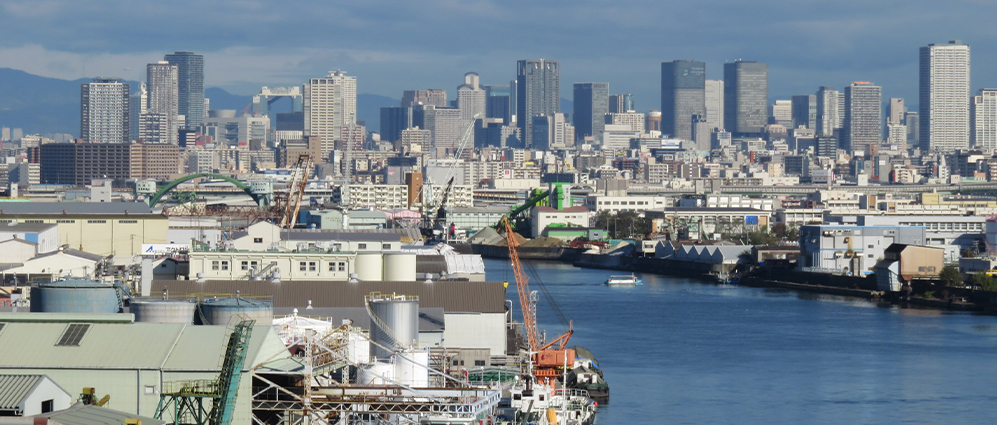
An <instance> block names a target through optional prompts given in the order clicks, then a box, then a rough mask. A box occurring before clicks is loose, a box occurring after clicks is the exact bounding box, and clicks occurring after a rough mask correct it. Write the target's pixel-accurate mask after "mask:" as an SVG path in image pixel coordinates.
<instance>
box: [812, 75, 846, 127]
mask: <svg viewBox="0 0 997 425" xmlns="http://www.w3.org/2000/svg"><path fill="white" fill-rule="evenodd" d="M838 100H839V97H838V91H837V90H835V89H834V87H829V86H821V87H820V88H819V89H817V129H816V130H817V135H818V136H826V137H831V136H833V135H834V130H835V129H838V128H840V127H841V125H840V124H839V123H840V122H841V117H840V116H839V115H838V111H839V109H840V108H838Z"/></svg>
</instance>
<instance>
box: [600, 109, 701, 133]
mask: <svg viewBox="0 0 997 425" xmlns="http://www.w3.org/2000/svg"><path fill="white" fill-rule="evenodd" d="M689 119H690V122H691V120H692V117H691V116H690V117H689ZM603 123H604V125H603V129H605V127H606V125H625V126H627V127H629V128H630V131H636V132H638V133H643V132H644V114H642V113H640V112H633V111H631V112H620V113H611V114H606V116H605V117H604V118H603ZM690 127H691V126H690ZM690 140H691V139H690Z"/></svg>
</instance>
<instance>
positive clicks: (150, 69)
mask: <svg viewBox="0 0 997 425" xmlns="http://www.w3.org/2000/svg"><path fill="white" fill-rule="evenodd" d="M146 81H147V82H148V86H147V87H148V95H147V96H148V100H147V105H146V113H145V114H142V116H140V117H139V135H140V137H142V138H143V139H144V140H145V142H146V143H170V144H174V145H175V144H177V130H178V129H179V128H180V123H179V117H178V116H177V114H178V113H179V112H178V111H179V108H180V106H179V94H178V93H179V92H178V90H180V85H179V82H178V70H177V66H176V65H171V64H170V63H169V62H166V61H159V62H157V63H150V64H149V65H148V66H147V67H146ZM147 115H148V116H147Z"/></svg>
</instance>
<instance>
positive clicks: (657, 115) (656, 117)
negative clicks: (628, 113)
mask: <svg viewBox="0 0 997 425" xmlns="http://www.w3.org/2000/svg"><path fill="white" fill-rule="evenodd" d="M710 130H712V129H710ZM652 131H661V111H658V110H654V109H652V110H651V111H650V112H648V113H647V121H646V125H645V126H644V132H645V133H650V132H652Z"/></svg>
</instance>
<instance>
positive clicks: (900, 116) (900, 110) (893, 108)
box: [886, 97, 907, 124]
mask: <svg viewBox="0 0 997 425" xmlns="http://www.w3.org/2000/svg"><path fill="white" fill-rule="evenodd" d="M888 108H889V109H887V110H886V123H887V124H903V123H904V116H905V115H907V107H906V106H904V100H903V99H902V98H899V97H891V98H890V103H889V106H888Z"/></svg>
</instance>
